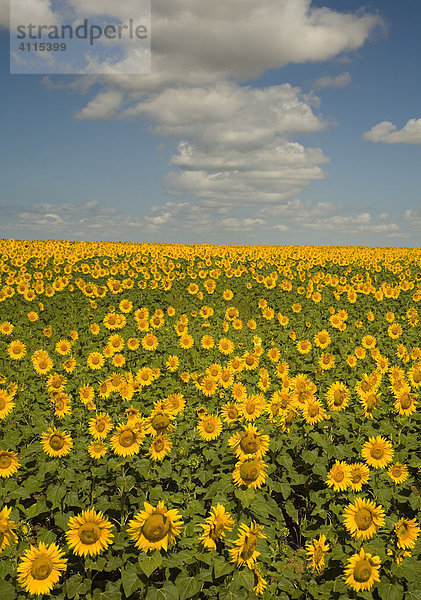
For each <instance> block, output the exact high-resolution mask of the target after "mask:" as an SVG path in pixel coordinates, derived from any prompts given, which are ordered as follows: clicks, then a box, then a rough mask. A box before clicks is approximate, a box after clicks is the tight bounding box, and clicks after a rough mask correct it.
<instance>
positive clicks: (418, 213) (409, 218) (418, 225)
mask: <svg viewBox="0 0 421 600" xmlns="http://www.w3.org/2000/svg"><path fill="white" fill-rule="evenodd" d="M403 220H404V221H406V222H407V223H408V227H409V229H411V230H414V231H421V209H419V208H411V209H408V210H406V211H405V212H404V214H403Z"/></svg>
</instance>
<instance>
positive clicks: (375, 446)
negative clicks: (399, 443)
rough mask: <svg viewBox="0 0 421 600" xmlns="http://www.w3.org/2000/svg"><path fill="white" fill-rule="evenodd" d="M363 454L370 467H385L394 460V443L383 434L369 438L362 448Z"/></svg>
mask: <svg viewBox="0 0 421 600" xmlns="http://www.w3.org/2000/svg"><path fill="white" fill-rule="evenodd" d="M361 455H362V457H363V459H364V460H365V462H366V463H367V464H368V466H369V467H374V468H375V469H383V468H384V467H385V466H386V465H388V464H389V463H390V462H392V459H393V448H392V444H391V443H390V442H388V441H387V440H386V439H384V438H382V436H381V435H378V436H377V437H375V438H374V437H371V438H369V441H368V442H366V443H365V444H364V446H363V448H362V450H361Z"/></svg>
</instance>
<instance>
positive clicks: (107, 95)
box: [74, 90, 123, 119]
mask: <svg viewBox="0 0 421 600" xmlns="http://www.w3.org/2000/svg"><path fill="white" fill-rule="evenodd" d="M122 102H123V94H122V93H121V92H118V91H116V90H108V91H106V92H102V93H101V94H98V95H97V96H96V97H95V98H94V99H93V100H91V101H90V102H89V104H87V105H86V106H85V108H83V109H82V110H80V111H79V112H77V113H75V115H74V117H75V118H76V119H111V118H112V117H113V116H114V114H115V112H116V110H117V109H118V108H119V107H120V105H121V103H122Z"/></svg>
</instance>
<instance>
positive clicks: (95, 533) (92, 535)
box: [78, 523, 101, 545]
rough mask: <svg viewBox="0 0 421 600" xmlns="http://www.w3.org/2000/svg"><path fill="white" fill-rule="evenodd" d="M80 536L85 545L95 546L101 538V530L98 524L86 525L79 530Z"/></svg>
mask: <svg viewBox="0 0 421 600" xmlns="http://www.w3.org/2000/svg"><path fill="white" fill-rule="evenodd" d="M78 535H79V539H80V541H81V542H82V543H83V544H88V545H90V544H95V542H97V541H98V540H99V538H100V537H101V529H100V527H99V526H98V524H97V523H84V525H82V526H81V527H80V528H79V531H78Z"/></svg>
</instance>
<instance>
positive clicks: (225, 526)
mask: <svg viewBox="0 0 421 600" xmlns="http://www.w3.org/2000/svg"><path fill="white" fill-rule="evenodd" d="M233 526H234V519H232V517H231V515H230V513H229V512H227V511H226V510H225V507H224V506H223V505H222V504H220V503H219V502H218V504H217V506H216V508H215V507H214V506H212V508H211V515H210V516H209V517H208V518H207V519H206V523H204V524H202V523H201V524H200V527H202V528H203V533H202V535H201V536H200V537H199V540H200V541H201V542H202V544H203V546H204V547H205V548H206V549H207V550H215V549H216V542H217V541H218V540H220V539H222V538H223V537H225V535H226V532H227V531H231V529H232V528H233Z"/></svg>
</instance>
